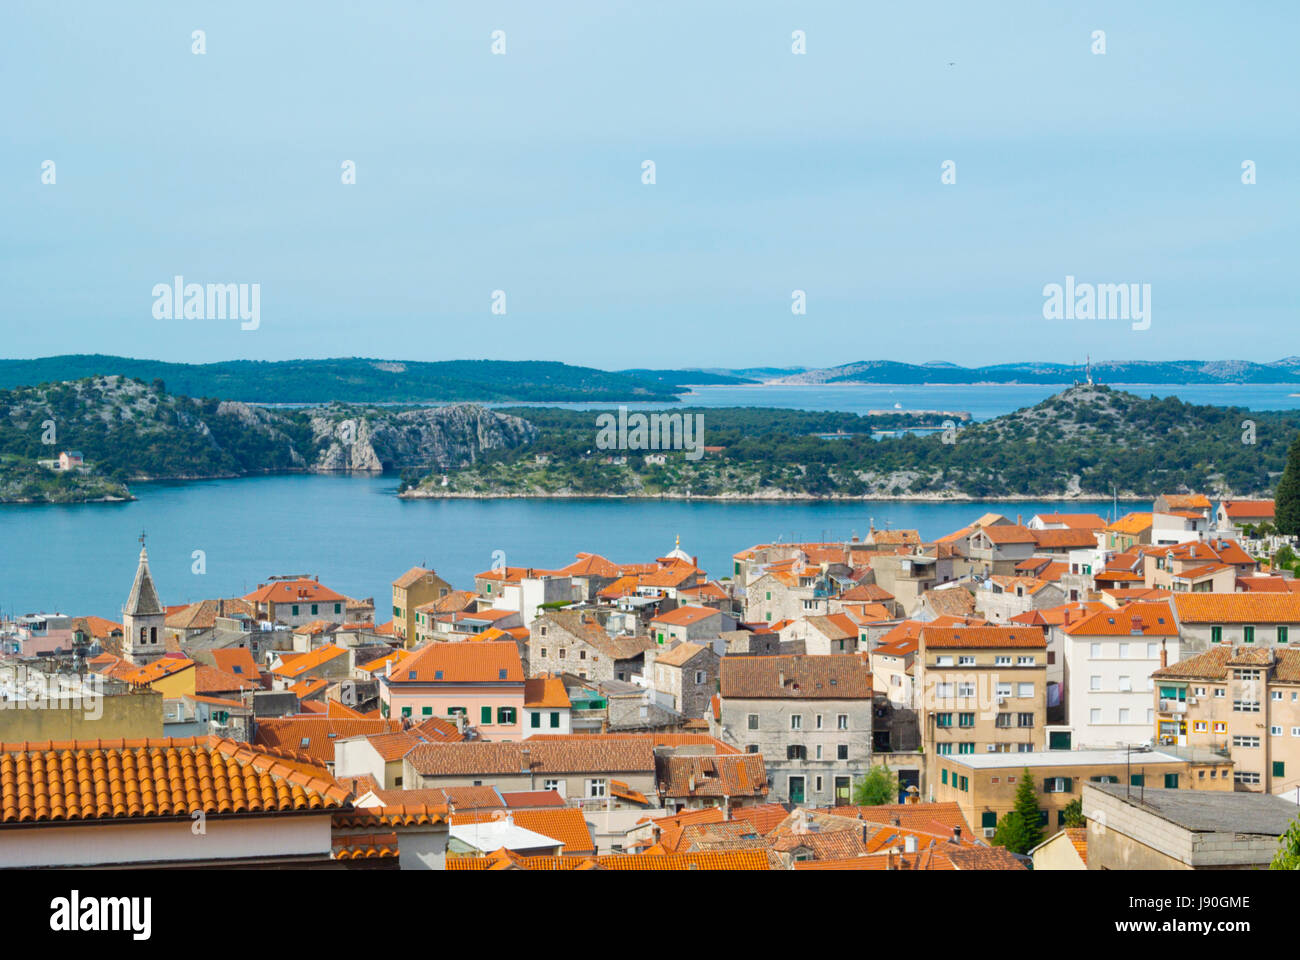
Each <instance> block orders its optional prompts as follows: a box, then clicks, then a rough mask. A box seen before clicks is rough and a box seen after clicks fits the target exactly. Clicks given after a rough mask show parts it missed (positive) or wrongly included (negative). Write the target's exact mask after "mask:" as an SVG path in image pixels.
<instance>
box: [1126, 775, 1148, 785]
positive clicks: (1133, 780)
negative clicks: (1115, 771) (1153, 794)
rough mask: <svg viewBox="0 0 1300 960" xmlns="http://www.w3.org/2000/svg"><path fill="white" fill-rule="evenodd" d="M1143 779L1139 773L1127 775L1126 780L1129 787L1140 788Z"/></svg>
mask: <svg viewBox="0 0 1300 960" xmlns="http://www.w3.org/2000/svg"><path fill="white" fill-rule="evenodd" d="M1143 779H1144V778H1143V776H1142V774H1140V773H1133V774H1129V778H1128V782H1129V786H1132V787H1140V786H1142V782H1143Z"/></svg>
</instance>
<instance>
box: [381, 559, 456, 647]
mask: <svg viewBox="0 0 1300 960" xmlns="http://www.w3.org/2000/svg"><path fill="white" fill-rule="evenodd" d="M450 592H451V584H449V583H448V582H447V581H446V580H444V579H442V577H440V576H438V575H437V574H436V573H434V572H433V571H432V570H426V569H424V568H423V567H412V568H411V569H410V570H407V571H406V573H404V574H402V575H401V576H400V577H398V578H397V579H396V580H394V581H393V635H394V636H396V637H397V638H398V639H400V640H401V641H402V643H403V644H404V645H405V646H408V647H409V646H411V644H413V643H414V642H415V608H416V607H418V606H420V605H421V604H425V603H431V602H433V601H434V600H440V599H442V598H443V597H445V596H446V595H447V594H448V593H450Z"/></svg>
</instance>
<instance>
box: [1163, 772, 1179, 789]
mask: <svg viewBox="0 0 1300 960" xmlns="http://www.w3.org/2000/svg"><path fill="white" fill-rule="evenodd" d="M1165 789H1166V790H1177V789H1178V774H1176V773H1166V774H1165Z"/></svg>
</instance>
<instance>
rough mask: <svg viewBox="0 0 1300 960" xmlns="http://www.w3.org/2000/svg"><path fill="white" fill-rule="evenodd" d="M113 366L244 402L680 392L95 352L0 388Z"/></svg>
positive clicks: (544, 371) (511, 367)
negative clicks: (176, 360) (143, 357)
mask: <svg viewBox="0 0 1300 960" xmlns="http://www.w3.org/2000/svg"><path fill="white" fill-rule="evenodd" d="M111 374H118V375H121V376H125V377H134V378H137V379H140V380H144V381H145V382H152V381H154V380H161V381H163V383H164V384H165V385H166V388H167V390H168V391H169V392H171V393H177V394H183V395H185V396H189V397H220V398H221V399H222V400H243V401H246V402H249V403H330V402H338V403H404V402H410V403H415V402H420V401H448V402H452V401H473V402H480V403H488V402H500V401H523V402H531V401H541V400H550V401H584V400H609V401H640V400H673V399H675V398H676V396H677V394H678V393H680V392H682V391H681V388H680V387H677V386H675V385H673V384H672V383H655V382H652V381H650V380H646V379H643V378H641V377H636V376H631V375H629V374H625V373H608V372H606V371H604V370H595V369H592V368H590V367H575V366H570V365H568V364H564V363H550V362H542V361H531V360H529V361H506V360H446V361H437V362H414V361H396V360H368V359H363V358H359V357H352V358H342V359H334V360H283V361H274V362H272V361H261V360H229V361H223V362H220V363H201V364H200V363H167V362H164V361H161V360H135V359H132V358H130V357H110V356H103V355H100V354H73V355H68V356H60V357H42V358H39V359H35V360H0V389H4V388H13V387H22V386H36V385H37V384H42V383H54V382H58V381H66V380H79V379H82V378H84V377H94V376H107V375H111Z"/></svg>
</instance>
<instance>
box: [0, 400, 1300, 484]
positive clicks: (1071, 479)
mask: <svg viewBox="0 0 1300 960" xmlns="http://www.w3.org/2000/svg"><path fill="white" fill-rule="evenodd" d="M619 416H620V418H624V419H625V418H626V417H627V409H626V408H623V409H622V410H621V412H620V414H619ZM633 416H634V418H635V417H642V416H644V414H635V413H634V414H633ZM649 416H650V417H652V418H654V419H653V422H668V421H674V422H675V423H676V424H677V426H678V427H679V428H680V427H682V426H687V427H688V428H689V427H690V426H692V425H698V428H697V429H696V430H694V432H692V433H687V434H685V435H680V431H679V434H678V435H679V436H680V439H677V440H675V441H674V442H665V443H664V444H663V445H662V448H661V446H660V445H658V444H656V445H655V446H652V447H647V446H645V445H644V444H642V443H639V442H637V441H636V439H635V431H633V436H632V437H631V439H629V437H628V436H627V435H626V432H625V435H624V436H622V437H620V438H618V439H617V440H616V441H614V442H607V441H610V437H607V436H604V435H603V433H602V426H601V424H602V421H603V419H604V418H608V420H610V421H612V420H613V419H614V417H613V415H612V414H611V413H609V412H605V413H603V414H602V413H601V412H600V411H598V410H592V409H584V410H574V409H567V408H559V407H503V408H500V409H488V408H486V407H484V406H482V405H480V404H474V403H454V404H447V405H439V406H414V407H411V406H405V407H404V406H401V405H387V404H363V403H352V404H344V403H328V404H317V405H308V406H292V407H274V406H265V405H258V404H252V403H247V402H243V401H236V400H218V399H214V398H210V397H209V398H194V397H188V396H184V395H179V394H176V393H172V392H171V391H169V390H168V389H167V388H166V386H165V385H164V384H163V382H162V381H161V380H155V381H153V382H152V383H146V382H144V381H143V380H139V379H135V378H131V377H124V376H117V375H113V376H95V377H87V378H83V379H79V380H73V381H66V382H58V383H44V384H41V385H38V386H30V387H17V388H13V389H9V390H0V502H9V503H15V502H26V503H67V502H78V501H116V500H123V499H129V498H130V497H131V493H130V490H129V488H128V484H130V483H133V482H136V481H142V480H197V479H212V478H233V477H244V476H255V475H262V474H271V473H309V472H310V473H327V472H357V473H367V474H375V473H384V472H393V473H399V474H400V475H401V481H400V487H399V493H400V495H402V496H403V497H407V498H425V497H428V498H442V497H584V496H610V497H646V498H655V497H664V498H677V497H681V498H685V497H692V498H715V499H751V500H762V499H771V500H781V499H827V500H833V499H916V500H931V499H1023V498H1042V499H1088V498H1092V499H1097V498H1109V497H1111V496H1118V497H1121V498H1143V499H1149V498H1150V497H1153V496H1155V495H1156V494H1158V493H1160V492H1161V491H1168V490H1179V489H1198V490H1207V491H1209V492H1211V493H1214V494H1217V495H1221V496H1232V497H1252V496H1264V495H1267V494H1268V493H1269V492H1270V491H1271V490H1272V488H1273V486H1274V485H1275V483H1276V480H1277V478H1278V476H1280V474H1281V471H1282V468H1283V465H1284V461H1285V458H1286V451H1287V447H1288V445H1289V444H1290V443H1291V441H1292V439H1293V438H1294V437H1295V436H1296V434H1297V433H1298V432H1300V411H1275V412H1268V411H1247V410H1245V409H1244V408H1239V407H1218V406H1209V405H1193V404H1188V403H1184V402H1183V401H1181V400H1179V399H1178V398H1176V397H1165V398H1156V397H1147V398H1141V397H1137V396H1135V395H1133V394H1131V393H1126V392H1123V391H1121V390H1117V389H1114V388H1112V387H1108V386H1101V385H1093V384H1083V385H1076V386H1073V387H1069V388H1067V389H1066V390H1064V391H1062V392H1060V393H1058V394H1056V395H1054V396H1052V397H1049V398H1047V399H1046V400H1044V401H1042V402H1041V403H1038V404H1036V405H1034V406H1031V407H1026V408H1024V409H1021V410H1017V411H1015V412H1013V413H1009V414H1006V415H1003V416H1000V417H996V418H994V419H992V420H988V421H986V422H983V423H972V422H971V420H970V415H969V414H968V413H965V412H958V411H950V412H944V411H937V410H936V411H915V410H913V411H906V410H877V411H871V412H870V413H867V414H856V413H844V412H817V411H804V410H786V409H780V408H764V407H729V408H689V407H682V406H675V407H670V408H668V410H663V411H660V412H654V413H650V414H649ZM1247 426H1249V430H1247V429H1246V428H1247ZM652 429H654V428H653V427H652ZM661 435H662V434H661Z"/></svg>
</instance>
